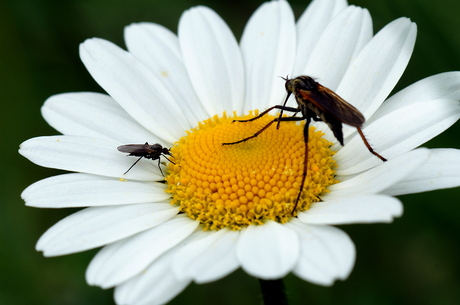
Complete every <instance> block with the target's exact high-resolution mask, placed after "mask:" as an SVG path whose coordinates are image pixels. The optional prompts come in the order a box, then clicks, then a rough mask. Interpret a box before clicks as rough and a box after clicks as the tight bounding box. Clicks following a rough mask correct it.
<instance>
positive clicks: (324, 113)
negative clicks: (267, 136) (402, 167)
mask: <svg viewBox="0 0 460 305" xmlns="http://www.w3.org/2000/svg"><path fill="white" fill-rule="evenodd" d="M282 79H284V80H285V81H286V83H285V87H286V92H287V96H286V99H285V101H284V103H283V105H275V106H272V107H270V108H268V109H267V110H265V111H263V112H261V113H260V114H259V115H258V116H255V117H253V118H252V119H249V120H235V122H249V121H254V120H257V119H259V118H261V117H263V116H264V115H266V114H267V113H268V112H269V111H271V110H272V109H280V110H281V111H280V115H279V117H277V118H276V119H274V120H272V121H270V122H269V123H268V124H267V125H265V126H264V127H263V128H261V129H260V130H259V131H257V132H256V133H255V134H253V135H252V136H250V137H247V138H244V139H242V140H239V141H236V142H231V143H223V144H222V145H232V144H238V143H241V142H245V141H247V140H249V139H252V138H255V137H257V136H258V135H259V134H261V133H262V132H263V131H264V130H266V129H267V128H268V127H270V126H271V125H272V124H273V123H274V122H277V129H278V128H279V125H280V123H281V122H286V121H291V122H292V121H303V120H306V123H305V127H304V130H303V135H304V141H305V157H304V170H303V173H302V182H301V184H300V189H299V194H298V195H297V199H296V201H295V203H294V208H293V209H292V214H294V212H295V209H296V208H297V204H298V202H299V199H300V195H301V194H302V190H303V187H304V184H305V179H306V177H307V168H308V145H307V143H308V129H309V126H310V122H311V120H312V119H313V120H314V121H316V122H320V121H322V122H324V123H326V124H327V126H329V128H330V129H331V130H332V132H333V133H334V136H335V137H336V139H337V141H339V143H340V144H341V145H342V146H344V143H343V132H342V123H344V124H347V125H350V126H353V127H356V129H357V131H358V133H359V135H360V136H361V138H362V140H363V142H364V144H365V145H366V147H367V149H369V151H370V152H371V153H372V154H374V155H375V156H377V157H378V158H379V159H380V160H382V161H387V159H385V158H384V157H382V156H381V155H380V154H379V153H377V152H376V151H374V149H373V148H372V147H371V145H370V144H369V142H368V141H367V139H366V137H365V136H364V134H363V131H362V130H361V127H362V126H363V124H364V122H365V118H364V116H363V115H362V113H361V112H359V110H358V109H356V108H355V107H353V106H352V105H350V104H349V103H347V102H346V101H345V100H344V99H343V98H341V97H340V96H339V95H337V93H335V92H334V91H332V90H331V89H329V88H326V87H324V86H323V85H321V84H319V83H318V82H316V81H315V80H314V79H313V78H311V77H310V76H306V75H303V76H298V77H296V78H291V79H290V78H289V77H286V78H284V77H282ZM291 94H293V95H294V97H295V100H296V102H297V108H293V107H287V106H286V103H287V101H288V99H289V97H290V96H291ZM283 111H289V112H293V113H294V115H293V116H290V117H283ZM299 112H300V113H301V114H302V116H301V117H296V116H295V115H296V114H297V113H299Z"/></svg>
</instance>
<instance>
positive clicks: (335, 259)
mask: <svg viewBox="0 0 460 305" xmlns="http://www.w3.org/2000/svg"><path fill="white" fill-rule="evenodd" d="M286 225H287V226H288V227H289V228H291V229H293V230H295V231H296V232H297V235H299V238H300V257H299V262H298V263H297V265H296V266H295V267H294V270H293V273H294V274H295V275H297V276H298V277H300V278H302V279H303V280H306V281H309V282H312V283H315V284H318V285H324V286H330V285H332V284H333V282H334V281H335V280H336V279H341V280H345V279H346V278H347V277H348V276H349V275H350V272H351V270H352V269H353V265H354V263H355V258H356V249H355V245H354V244H353V242H352V241H351V239H350V237H349V236H348V235H347V234H346V233H345V232H343V231H342V230H340V229H337V228H334V227H330V226H318V225H307V224H304V223H302V222H300V221H298V220H297V219H293V220H292V221H290V222H289V223H287V224H286Z"/></svg>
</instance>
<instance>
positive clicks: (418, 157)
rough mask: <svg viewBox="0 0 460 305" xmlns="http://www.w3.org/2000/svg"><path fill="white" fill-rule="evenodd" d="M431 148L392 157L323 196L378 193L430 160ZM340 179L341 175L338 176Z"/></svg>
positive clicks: (323, 197)
mask: <svg viewBox="0 0 460 305" xmlns="http://www.w3.org/2000/svg"><path fill="white" fill-rule="evenodd" d="M429 155H430V150H428V149H426V148H419V149H416V150H413V151H411V152H409V153H406V154H404V155H402V156H399V157H396V158H394V159H390V160H389V161H387V162H385V163H382V164H381V165H379V166H377V167H374V168H372V169H370V170H368V171H365V172H363V173H361V174H359V175H357V176H354V177H352V178H349V179H346V180H345V181H342V182H340V183H337V184H334V185H331V186H330V187H328V190H329V191H330V193H327V194H325V195H324V196H321V198H322V199H323V200H329V199H331V198H343V197H351V196H358V195H370V194H376V193H379V192H381V191H383V190H384V189H386V188H388V187H390V186H391V185H394V184H396V183H398V182H399V181H401V180H402V179H403V178H404V177H406V176H408V175H410V174H411V173H412V172H414V171H416V170H417V168H418V167H419V166H420V165H421V164H422V163H423V162H425V161H426V160H428V158H429ZM338 180H340V177H338Z"/></svg>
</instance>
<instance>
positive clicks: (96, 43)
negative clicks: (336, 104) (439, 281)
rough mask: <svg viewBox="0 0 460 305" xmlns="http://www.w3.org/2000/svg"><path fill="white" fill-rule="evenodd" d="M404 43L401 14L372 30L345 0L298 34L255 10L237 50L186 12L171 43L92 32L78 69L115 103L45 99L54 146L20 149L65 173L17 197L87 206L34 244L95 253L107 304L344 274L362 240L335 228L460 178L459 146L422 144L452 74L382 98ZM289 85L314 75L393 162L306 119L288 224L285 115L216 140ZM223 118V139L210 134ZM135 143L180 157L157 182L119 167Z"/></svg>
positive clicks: (95, 271)
mask: <svg viewBox="0 0 460 305" xmlns="http://www.w3.org/2000/svg"><path fill="white" fill-rule="evenodd" d="M415 37H416V26H415V24H414V23H412V22H411V21H410V20H409V19H407V18H400V19H397V20H395V21H393V22H391V23H390V24H388V25H387V26H385V27H384V28H383V29H382V30H380V31H379V32H378V33H377V34H376V35H373V34H372V20H371V17H370V15H369V12H368V11H367V10H366V9H362V8H359V7H355V6H348V5H347V3H346V1H345V0H343V1H328V0H314V1H313V2H312V3H311V4H310V5H309V7H308V8H307V10H306V11H305V13H304V14H303V15H302V16H301V17H300V19H299V20H298V21H297V23H295V20H294V16H293V12H292V10H291V8H290V6H289V5H288V3H287V2H286V1H283V0H280V1H271V2H267V3H264V4H263V5H262V6H261V7H260V8H259V9H258V10H257V11H256V12H255V13H254V14H253V16H252V17H251V18H250V20H249V22H248V24H247V25H246V28H245V30H244V33H243V36H242V39H241V43H240V44H238V43H237V41H236V39H235V37H234V36H233V34H232V33H231V31H230V29H229V28H228V26H227V25H226V24H225V23H224V21H223V20H222V19H221V18H220V17H219V16H218V15H217V14H216V13H215V12H214V11H212V10H210V9H209V8H206V7H195V8H192V9H190V10H188V11H186V12H184V14H183V16H182V17H181V19H180V21H179V30H178V35H177V36H176V35H175V34H173V33H171V32H170V31H169V30H167V29H165V28H164V27H162V26H160V25H157V24H150V23H141V24H133V25H130V26H128V27H127V28H126V31H125V40H126V45H127V48H128V51H125V50H122V49H121V48H119V47H117V46H115V45H114V44H112V43H110V42H108V41H105V40H103V39H97V38H93V39H89V40H87V41H85V42H84V43H83V44H82V45H81V47H80V55H81V59H82V61H83V63H84V64H85V66H86V68H87V69H88V71H89V72H90V73H91V75H92V76H93V78H94V79H95V80H96V81H97V82H98V84H99V85H100V86H102V88H103V89H104V90H105V91H106V92H107V93H108V95H104V94H99V93H90V92H84V93H66V94H60V95H55V96H52V97H50V98H49V99H48V100H47V101H46V102H45V104H44V106H43V108H42V113H43V116H44V118H45V119H46V121H47V122H48V123H49V124H50V125H51V126H53V127H54V128H55V129H56V130H58V131H59V132H61V133H62V134H63V135H59V136H48V137H37V138H33V139H30V140H27V141H25V142H24V143H23V144H22V145H21V148H20V153H21V154H22V155H23V156H25V157H26V158H28V159H29V160H31V161H32V162H34V163H36V164H38V165H40V166H44V167H51V168H58V169H62V170H68V171H73V172H76V173H71V174H64V175H59V176H55V177H51V178H48V179H44V180H42V181H39V182H36V183H34V184H32V185H31V186H29V187H28V188H27V189H26V190H24V192H23V194H22V197H23V198H24V200H25V201H26V204H27V205H28V206H33V207H42V208H65V207H86V208H85V209H83V210H81V211H79V212H76V213H74V214H73V215H71V216H69V217H67V218H65V219H63V220H61V221H60V222H58V223H57V224H56V225H54V226H53V227H52V228H50V229H49V230H48V231H47V232H46V233H45V234H44V235H43V236H42V237H41V238H40V240H39V241H38V243H37V250H39V251H43V253H44V255H45V256H56V255H64V254H70V253H76V252H80V251H85V250H88V249H93V248H97V247H103V248H102V249H101V250H100V252H99V253H98V254H97V255H96V256H95V257H94V259H93V260H92V262H91V264H90V266H89V268H88V270H87V281H88V283H89V284H91V285H98V286H101V287H103V288H109V287H116V289H115V299H116V302H117V303H118V304H147V303H148V304H157V303H158V304H161V303H165V302H168V301H169V300H171V299H172V298H174V297H175V296H176V295H177V294H179V293H180V292H181V291H182V290H183V289H185V287H186V286H187V285H188V284H189V283H190V282H192V281H194V282H196V283H207V282H211V281H215V280H218V279H220V278H222V277H225V276H226V275H228V274H230V273H231V272H233V271H235V270H236V269H238V268H240V267H241V268H243V269H244V270H245V271H246V272H247V273H248V274H250V275H252V276H255V277H257V278H261V279H279V278H282V277H284V276H285V275H287V274H288V273H290V272H293V273H294V274H296V275H297V276H298V277H300V278H302V279H304V280H306V281H310V282H313V283H316V284H319V285H331V284H332V283H333V282H334V281H335V280H337V279H342V280H344V279H346V278H347V277H348V275H349V274H350V272H351V270H352V267H353V265H354V261H355V247H354V245H353V243H352V241H351V239H350V238H349V237H348V235H347V234H345V233H344V232H343V231H341V230H340V229H337V228H335V227H332V226H330V225H341V224H350V223H374V222H391V221H392V220H393V218H394V217H399V216H401V215H402V211H403V207H402V204H401V202H400V201H399V200H398V199H396V198H394V197H392V196H396V195H401V194H408V193H416V192H424V191H429V190H433V189H439V188H448V187H456V186H459V185H460V174H459V173H460V170H459V169H460V161H459V160H460V152H459V151H458V150H454V149H435V150H429V149H425V148H417V147H418V146H420V145H421V144H423V143H425V142H426V141H428V140H429V139H431V138H433V137H435V136H436V135H438V134H439V133H441V132H443V131H444V130H446V129H447V128H449V127H450V126H451V125H452V124H454V123H455V122H456V121H457V120H458V119H459V117H460V104H459V102H458V100H459V99H460V72H448V73H442V74H439V75H435V76H432V77H428V78H426V79H423V80H421V81H419V82H417V83H415V84H413V85H411V86H409V87H408V88H406V89H404V90H402V91H400V92H398V93H396V94H395V95H393V96H392V97H390V98H388V96H389V94H390V92H391V91H392V90H393V88H394V86H395V84H396V83H397V82H398V80H399V78H400V77H401V75H402V73H403V71H404V69H405V68H406V66H407V64H408V61H409V58H410V56H411V54H412V50H413V47H414V43H415ZM288 74H289V75H291V76H297V75H312V76H314V77H315V78H316V79H317V80H318V82H320V83H321V84H323V85H324V86H326V87H328V88H330V89H331V90H333V91H335V92H336V93H337V94H339V95H340V96H341V97H343V98H344V99H345V100H347V101H348V102H349V103H351V104H353V105H354V106H355V107H356V108H357V109H359V110H360V111H361V112H362V113H363V114H364V116H365V117H366V118H367V121H366V123H365V125H364V127H363V130H364V131H365V133H366V135H367V137H368V138H369V140H370V142H371V143H372V145H373V147H374V149H375V150H376V151H378V152H379V153H380V154H381V155H383V156H385V158H387V159H388V162H385V163H383V162H382V161H381V160H379V159H378V158H376V157H375V156H374V155H372V154H370V153H369V151H368V150H367V149H366V147H365V146H364V144H363V142H362V140H361V138H360V137H359V135H358V134H357V133H356V129H355V128H353V127H350V126H344V128H343V132H344V137H345V143H346V144H345V146H344V147H342V146H340V144H339V143H338V142H337V140H336V139H335V138H334V136H333V135H332V133H331V132H330V131H329V128H328V127H327V125H326V124H324V123H322V122H317V123H312V125H313V126H315V128H316V130H320V131H323V132H324V133H325V136H324V137H323V138H321V133H320V132H315V131H314V128H312V129H311V130H310V133H311V134H314V137H313V138H311V137H310V143H318V144H311V145H312V147H313V148H310V144H309V171H308V175H309V176H308V177H309V178H308V179H309V180H308V181H307V183H306V184H308V185H306V189H307V190H308V192H307V191H304V193H308V194H310V193H312V195H309V196H310V197H308V196H306V197H308V198H303V199H302V206H301V208H300V210H299V211H298V214H297V217H291V215H290V213H289V212H287V213H286V211H289V210H290V209H291V208H292V200H291V202H288V203H286V202H285V199H284V198H292V197H293V196H294V197H295V195H296V194H294V191H292V190H295V189H296V187H297V188H298V187H299V186H298V181H297V180H298V179H297V178H300V176H301V173H302V168H303V166H302V167H299V166H298V162H297V159H296V158H300V155H302V156H303V152H304V148H303V147H304V146H303V145H304V144H303V135H302V127H301V125H300V124H296V123H290V122H282V123H281V128H280V129H279V130H276V128H275V127H274V126H273V128H272V129H273V130H272V131H269V130H267V131H266V132H264V133H263V135H264V137H262V136H261V137H260V139H261V140H259V138H257V139H253V140H249V141H247V142H245V143H243V144H241V145H240V144H237V145H229V146H222V145H221V144H222V143H224V142H231V141H236V140H238V139H241V138H244V137H245V136H242V133H241V132H245V131H246V133H244V134H246V136H249V135H251V134H253V133H254V131H257V130H258V128H259V129H260V127H261V126H263V125H260V124H262V123H263V122H262V123H260V122H259V121H255V122H259V123H256V125H251V124H252V123H247V124H246V123H233V124H232V123H231V120H232V118H233V117H232V118H230V114H234V115H235V116H238V117H240V116H243V117H246V118H249V117H252V116H254V113H249V111H253V110H258V109H262V110H263V109H266V108H267V107H269V106H272V105H278V104H280V103H282V102H283V99H284V98H285V94H286V91H285V88H284V86H283V82H282V80H280V78H279V77H278V76H285V75H288ZM387 98H388V99H387ZM384 101H385V102H384ZM289 103H291V106H292V107H296V106H295V105H294V101H292V100H291V101H290V102H289ZM224 112H226V113H227V114H228V117H227V115H223V113H224ZM210 118H212V119H210ZM261 121H263V119H261ZM199 122H201V123H199ZM265 122H266V121H265ZM225 124H227V125H226V126H230V125H231V126H232V128H227V127H222V129H221V130H220V131H219V132H217V131H215V129H213V128H217V127H215V126H220V125H222V126H224V125H225ZM250 126H252V129H251V128H250ZM254 126H256V127H254ZM225 128H227V129H225ZM234 130H237V131H234ZM283 132H285V133H286V134H284V133H283ZM289 132H292V133H291V134H289ZM205 133H206V135H205ZM277 135H280V136H279V137H276V136H277ZM281 135H284V136H281ZM225 137H227V138H225ZM283 137H284V138H283ZM262 138H263V139H266V140H263V139H262ZM291 138H292V139H291ZM192 139H194V140H193V141H192ZM216 139H217V140H216ZM280 139H282V140H283V141H297V142H295V143H296V144H292V143H294V142H280V141H281V140H280ZM326 139H327V140H326ZM262 140H263V141H266V142H267V143H266V144H265V146H260V145H262V144H260V145H259V143H260V142H262ZM146 141H148V142H149V143H151V144H153V143H160V144H161V145H163V146H165V147H168V148H171V151H172V154H173V157H172V159H171V160H173V161H175V163H177V164H172V163H169V165H168V166H167V170H166V168H165V169H164V170H163V171H165V172H167V174H166V177H163V176H162V175H161V172H160V170H159V169H158V166H157V162H156V161H154V162H152V161H150V160H145V159H143V160H141V161H140V162H139V163H138V164H137V165H136V166H134V167H133V168H132V169H131V170H130V171H129V173H127V174H126V175H124V174H123V173H124V172H125V171H126V170H127V169H128V168H129V166H131V165H132V163H133V162H134V161H135V159H134V158H126V156H125V155H124V154H121V153H120V152H118V151H117V149H116V148H117V147H118V146H120V145H124V144H128V143H138V144H143V143H145V142H146ZM327 141H329V142H331V143H332V144H333V145H332V149H333V150H335V151H337V153H336V154H335V155H333V153H332V152H330V150H329V148H327V147H328V146H330V145H329V144H328V143H329V142H327ZM192 142H193V143H192ZM195 142H196V143H200V144H194V143H195ZM201 143H204V144H201ZM192 144H193V145H195V146H192ZM199 145H202V146H199ZM315 145H317V146H315ZM189 146H190V147H189ZM259 147H262V148H259ZM325 147H326V148H327V149H326V148H325ZM252 149H253V150H254V151H252ZM312 150H313V153H314V154H313V156H311V157H310V151H312ZM244 151H246V152H248V151H249V152H250V153H249V154H248V153H246V154H245V153H244ZM278 151H279V152H278ZM323 151H325V152H324V154H323ZM227 153H228V154H227ZM332 155H333V157H332ZM232 156H236V161H235V162H234V163H232V164H230V165H228V164H227V162H231V161H229V160H231V159H232V158H234V157H232ZM254 156H257V157H255V158H256V159H255V160H254V159H250V158H253V157H254ZM248 158H249V159H248ZM315 158H316V159H317V160H316V161H315ZM265 159H266V160H265ZM281 159H282V160H281ZM284 159H286V161H284ZM279 160H281V161H279ZM299 160H301V162H303V157H301V158H300V159H299ZM324 160H325V161H324ZM278 161H279V162H278ZM263 162H272V163H270V166H269V167H268V170H267V172H270V171H273V173H271V174H270V175H269V174H267V173H265V172H264V171H263V170H261V171H260V172H258V171H259V169H254V168H255V167H257V166H259V165H260V164H262V168H263V169H264V168H265V169H266V167H263V166H266V163H263ZM282 162H285V163H282ZM299 162H300V161H299ZM310 162H311V164H310ZM314 162H318V163H314ZM321 162H322V163H321ZM324 163H327V164H326V165H328V166H332V167H329V168H326V169H324ZM276 164H278V165H276ZM334 164H335V165H334ZM240 165H241V167H239V166H240ZM250 166H254V168H249V169H248V168H246V167H250ZM288 166H289V168H288ZM315 166H316V167H315ZM334 166H336V167H334ZM281 167H282V168H281ZM299 168H300V171H299ZM313 168H316V169H317V170H318V174H316V173H315V174H314V173H313V172H315V169H313ZM278 169H280V171H278ZM245 170H246V171H247V172H245ZM251 171H252V172H251ZM254 172H257V173H258V174H254V175H253V173H254ZM264 173H265V174H264ZM293 173H294V174H293ZM327 173H329V176H328V178H327V177H326V178H324V175H326V174H327ZM314 175H315V178H313V176H314ZM283 177H284V178H286V177H288V178H289V177H293V179H292V180H290V178H289V179H288V178H286V179H287V180H283V179H284V178H283ZM164 179H166V183H164V182H161V181H162V180H164ZM315 179H318V180H315ZM321 179H323V180H324V181H323V180H321ZM158 181H160V182H158ZM196 181H199V182H196ZM331 184H333V185H331ZM326 189H327V190H328V192H326V191H325V190H326ZM165 190H167V191H168V193H166V192H165ZM290 190H291V191H290ZM314 191H316V192H317V193H314ZM280 198H281V199H280ZM319 198H320V201H318V200H319ZM289 200H290V199H289ZM209 202H212V204H214V206H212V207H211V204H210V203H209ZM278 202H282V203H283V204H284V205H285V206H283V207H279V206H278V205H277V204H278ZM171 203H173V204H171ZM208 204H209V206H208ZM275 207H276V208H275ZM202 210H203V211H204V212H202V214H200V212H199V211H202ZM197 211H198V212H197ZM258 213H260V215H262V214H263V215H264V216H263V217H262V218H257V217H258V216H257V215H259V214H258ZM283 213H284V214H283ZM222 215H223V216H222ZM254 215H255V216H254ZM214 217H215V218H214ZM219 217H220V218H219ZM203 228H206V229H207V230H203Z"/></svg>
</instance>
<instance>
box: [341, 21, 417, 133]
mask: <svg viewBox="0 0 460 305" xmlns="http://www.w3.org/2000/svg"><path fill="white" fill-rule="evenodd" d="M416 31H417V30H416V26H415V24H414V23H412V22H410V20H409V19H407V18H399V19H397V20H395V21H393V22H391V23H390V24H388V25H387V26H385V27H384V28H383V29H382V30H380V31H379V32H378V33H377V34H376V35H375V36H374V37H373V38H372V40H371V41H370V42H369V43H368V44H367V45H366V46H365V47H364V49H363V50H362V51H361V53H359V55H358V57H357V58H356V59H355V60H354V61H353V62H352V63H351V64H350V66H349V67H348V70H347V71H346V73H345V75H344V77H343V80H342V82H341V83H340V85H339V87H338V89H337V93H338V94H339V95H340V96H341V97H342V98H344V99H345V100H346V101H348V102H349V103H350V104H352V105H354V106H355V107H356V108H357V109H358V110H359V111H360V112H361V113H362V114H363V115H364V117H366V118H369V117H370V116H371V115H372V114H373V113H374V112H375V111H376V110H377V108H378V107H379V106H380V105H381V104H382V102H383V101H384V100H385V98H386V97H387V96H388V95H389V94H390V92H391V91H392V90H393V88H394V86H395V85H396V83H397V82H398V80H399V78H400V77H401V75H402V73H403V72H404V70H405V68H406V66H407V63H408V62H409V59H410V56H411V54H412V51H413V48H414V44H415V36H416ZM344 133H345V135H346V134H347V132H345V131H344Z"/></svg>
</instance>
